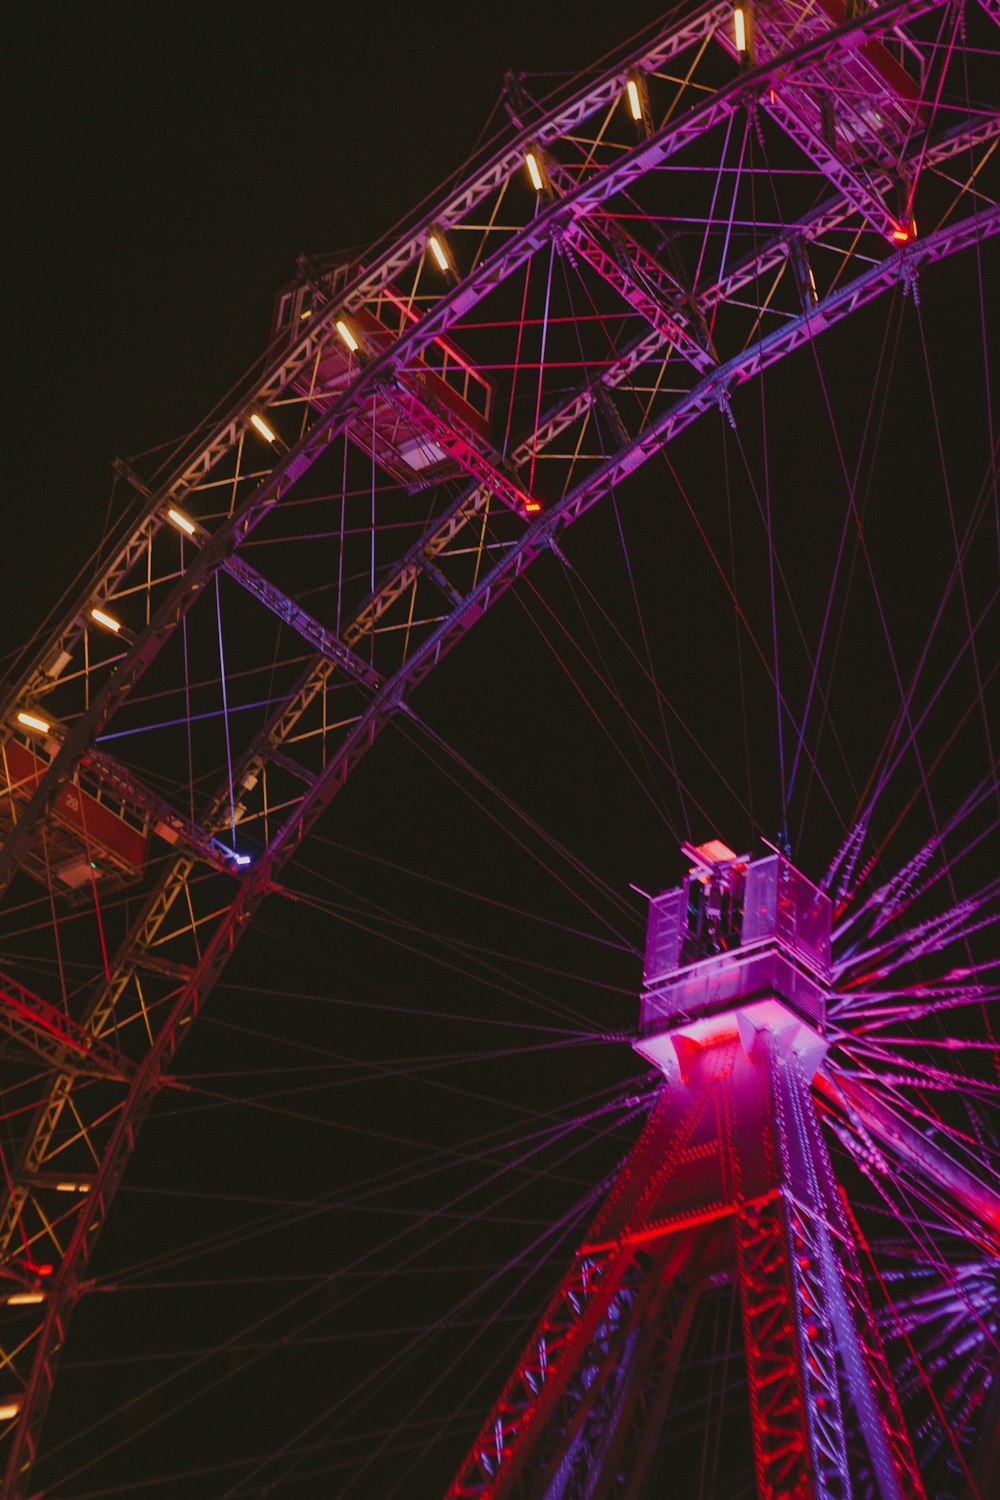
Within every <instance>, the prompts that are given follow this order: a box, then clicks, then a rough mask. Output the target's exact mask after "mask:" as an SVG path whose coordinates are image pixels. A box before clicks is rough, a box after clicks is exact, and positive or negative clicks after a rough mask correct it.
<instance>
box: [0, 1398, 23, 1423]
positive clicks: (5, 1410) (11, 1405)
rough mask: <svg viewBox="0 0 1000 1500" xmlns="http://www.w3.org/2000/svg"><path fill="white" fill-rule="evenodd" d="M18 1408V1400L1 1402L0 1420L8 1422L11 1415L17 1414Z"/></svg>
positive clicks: (19, 1406) (19, 1408)
mask: <svg viewBox="0 0 1000 1500" xmlns="http://www.w3.org/2000/svg"><path fill="white" fill-rule="evenodd" d="M20 1410H21V1403H20V1401H18V1400H14V1401H4V1402H3V1404H2V1405H0V1422H9V1421H10V1420H11V1418H12V1417H16V1416H17V1414H18V1412H19V1411H20Z"/></svg>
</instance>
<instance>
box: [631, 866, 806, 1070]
mask: <svg viewBox="0 0 1000 1500" xmlns="http://www.w3.org/2000/svg"><path fill="white" fill-rule="evenodd" d="M683 849H684V853H686V854H687V855H689V856H690V858H691V859H692V868H691V869H690V870H689V872H688V874H687V876H686V877H685V879H684V881H683V882H682V884H681V885H679V886H677V887H675V888H674V889H673V890H669V891H662V892H661V893H660V895H658V896H655V897H653V899H652V900H651V902H650V906H649V925H648V929H647V934H646V961H645V967H644V972H643V983H644V988H643V994H642V1000H641V1006H640V1014H639V1036H638V1039H637V1041H636V1043H635V1047H636V1051H637V1052H639V1053H640V1054H641V1055H642V1056H643V1057H645V1058H647V1059H648V1060H649V1061H650V1062H654V1063H655V1064H656V1065H657V1066H658V1067H660V1068H662V1069H663V1071H664V1072H666V1073H667V1074H668V1075H669V1074H670V1073H671V1072H672V1071H675V1070H676V1069H677V1067H678V1066H679V1065H680V1066H681V1071H682V1072H683V1065H682V1063H681V1064H679V1059H682V1057H683V1056H684V1054H685V1052H688V1053H689V1052H690V1048H691V1046H692V1045H694V1046H697V1047H703V1046H707V1045H710V1044H711V1043H712V1042H713V1041H719V1040H721V1039H722V1038H723V1037H724V1036H732V1035H734V1034H739V1035H740V1036H741V1038H742V1039H743V1041H744V1044H745V1045H746V1046H747V1047H748V1050H749V1047H750V1045H751V1044H752V1039H753V1036H754V1035H755V1034H756V1033H757V1032H759V1031H761V1030H762V1029H766V1030H768V1031H770V1032H771V1033H772V1034H774V1035H776V1036H777V1037H778V1038H780V1039H782V1043H783V1045H784V1046H785V1047H788V1048H790V1049H792V1050H794V1051H795V1052H797V1053H798V1055H799V1056H800V1058H801V1059H802V1060H803V1061H804V1062H807V1063H808V1064H809V1065H810V1066H811V1067H812V1068H815V1066H816V1064H817V1063H818V1062H819V1060H820V1058H821V1057H822V1055H823V1053H824V1052H825V1051H826V1043H825V1041H824V1039H823V1037H824V1032H825V1027H826V996H827V991H828V986H829V979H830V926H831V904H830V899H829V897H828V896H826V895H825V894H824V893H823V892H822V891H820V890H818V889H817V887H816V886H814V885H813V884H812V883H811V881H808V880H807V879H806V878H805V876H804V875H802V874H800V873H799V871H798V870H796V868H795V866H794V865H793V864H791V862H790V861H789V860H787V859H785V858H784V856H783V855H780V854H770V855H766V856H764V857H762V858H760V859H750V858H749V857H748V856H739V855H736V854H734V853H733V852H732V850H731V849H727V848H726V846H725V844H722V843H721V842H720V841H719V840H717V839H713V840H711V842H709V843H707V844H701V845H699V846H698V847H697V848H695V847H692V846H691V845H689V844H685V845H684V846H683Z"/></svg>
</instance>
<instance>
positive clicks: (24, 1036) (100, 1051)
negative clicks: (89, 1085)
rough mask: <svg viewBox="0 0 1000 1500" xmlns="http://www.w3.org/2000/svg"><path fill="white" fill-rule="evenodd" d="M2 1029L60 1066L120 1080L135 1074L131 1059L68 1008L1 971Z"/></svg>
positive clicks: (48, 1060)
mask: <svg viewBox="0 0 1000 1500" xmlns="http://www.w3.org/2000/svg"><path fill="white" fill-rule="evenodd" d="M0 1031H2V1032H3V1033H4V1035H5V1036H6V1037H8V1038H9V1039H10V1040H11V1041H13V1042H16V1043H17V1044H18V1045H19V1046H21V1047H23V1048H25V1049H26V1050H27V1051H29V1052H31V1053H34V1055H35V1056H36V1057H39V1058H41V1059H42V1061H43V1062H46V1063H48V1064H49V1065H50V1066H52V1067H56V1068H67V1067H69V1068H71V1069H72V1070H74V1071H75V1072H77V1073H82V1074H91V1075H94V1076H96V1077H100V1078H112V1079H114V1080H115V1081H116V1082H119V1083H121V1082H124V1081H127V1080H128V1079H129V1078H130V1077H131V1074H132V1067H131V1065H130V1063H129V1062H128V1060H127V1059H126V1058H124V1057H122V1056H121V1055H120V1054H119V1053H117V1052H116V1051H115V1050H114V1048H112V1047H108V1046H106V1045H104V1043H102V1042H101V1041H100V1039H99V1038H97V1037H94V1036H92V1035H91V1034H90V1032H88V1031H87V1030H86V1028H85V1027H83V1026H80V1025H78V1024H77V1022H75V1021H74V1020H73V1019H72V1018H71V1017H70V1016H68V1015H66V1014H65V1012H63V1011H61V1010H59V1009H58V1007H57V1006H55V1005H50V1004H49V1002H48V1001H47V1000H42V999H41V998H40V997H39V996H38V995H35V994H33V993H32V992H31V990H29V989H27V988H26V987H25V986H24V985H23V984H21V983H19V981H18V980H16V979H13V978H12V977H11V976H10V975H9V974H3V973H0Z"/></svg>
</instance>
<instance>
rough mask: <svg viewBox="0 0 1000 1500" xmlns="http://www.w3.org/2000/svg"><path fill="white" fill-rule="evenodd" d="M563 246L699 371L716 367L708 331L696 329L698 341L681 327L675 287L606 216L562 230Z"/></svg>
mask: <svg viewBox="0 0 1000 1500" xmlns="http://www.w3.org/2000/svg"><path fill="white" fill-rule="evenodd" d="M564 242H565V243H566V244H567V245H569V246H570V247H571V248H572V249H573V250H574V251H575V252H576V253H577V255H579V256H580V257H581V259H582V260H584V261H586V263H587V265H589V266H590V267H591V269H592V270H594V271H596V272H597V274H598V275H599V276H600V277H601V279H602V280H603V281H606V282H607V284H608V285H609V286H612V287H614V289H615V291H616V292H618V293H619V295H620V296H621V297H622V299H623V300H624V301H625V302H627V303H628V305H629V306H630V307H631V308H632V309H633V311H635V312H637V313H638V314H639V315H640V317H643V318H645V319H646V321H647V323H649V325H650V327H651V328H653V329H655V330H656V332H657V333H658V334H659V335H660V336H661V338H662V340H663V342H664V343H665V344H672V345H673V346H674V348H676V350H677V352H678V353H679V354H680V355H682V356H683V357H684V359H686V360H687V361H688V363H689V364H691V365H693V366H694V368H695V369H696V370H697V371H699V373H701V374H704V372H705V371H706V370H711V369H713V368H714V366H715V365H717V364H718V359H717V358H716V357H715V356H714V355H713V353H712V351H711V349H710V348H709V347H708V336H707V330H704V329H703V328H701V327H699V329H698V331H699V333H701V334H702V336H703V337H704V339H705V342H704V343H702V342H701V341H700V340H699V339H698V338H697V337H696V336H695V335H694V334H693V333H692V332H691V330H690V329H689V328H688V327H687V326H686V320H685V317H684V313H685V308H684V307H683V305H681V306H678V305H677V304H678V301H679V299H678V296H677V289H676V287H674V286H672V285H671V284H670V283H669V282H668V280H667V276H666V273H665V272H664V270H663V267H662V266H660V265H659V264H658V262H657V261H656V260H655V258H654V257H653V256H652V255H650V254H649V253H648V251H645V250H643V248H642V246H641V245H639V244H637V243H636V241H635V240H634V239H632V237H631V236H630V235H624V234H622V233H620V232H616V226H615V225H613V224H612V223H610V222H608V219H607V216H605V215H602V216H601V217H600V218H597V219H595V221H594V222H593V223H590V222H588V221H587V220H584V219H577V220H576V221H575V222H574V223H572V224H570V225H569V226H568V227H567V229H566V231H565V234H564ZM686 311H687V318H688V319H690V320H691V321H695V322H696V323H697V316H696V317H695V318H692V309H691V306H690V305H689V306H688V308H687V309H686Z"/></svg>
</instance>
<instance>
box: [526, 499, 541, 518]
mask: <svg viewBox="0 0 1000 1500" xmlns="http://www.w3.org/2000/svg"><path fill="white" fill-rule="evenodd" d="M541 508H542V506H541V501H539V500H525V502H524V509H525V513H526V514H527V515H529V516H533V515H534V514H535V512H536V511H539V510H541Z"/></svg>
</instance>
